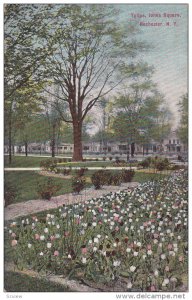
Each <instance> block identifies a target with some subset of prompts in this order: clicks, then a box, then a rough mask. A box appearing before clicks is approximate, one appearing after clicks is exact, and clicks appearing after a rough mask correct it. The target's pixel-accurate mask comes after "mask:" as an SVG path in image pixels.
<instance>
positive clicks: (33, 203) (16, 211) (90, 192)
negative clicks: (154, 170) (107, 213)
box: [4, 182, 138, 221]
mask: <svg viewBox="0 0 192 300" xmlns="http://www.w3.org/2000/svg"><path fill="white" fill-rule="evenodd" d="M137 185H138V183H137V182H128V183H122V184H121V186H103V187H102V188H101V189H99V190H95V189H94V188H93V187H91V188H87V189H84V190H83V191H82V192H81V193H80V194H79V195H77V194H74V193H69V194H64V195H60V196H56V197H52V198H51V200H42V199H38V200H29V201H25V202H21V203H16V204H11V205H8V206H7V207H5V209H4V219H5V221H8V220H12V219H15V218H17V217H21V216H26V215H29V214H35V213H37V212H40V211H46V210H49V209H53V208H58V207H60V206H63V204H65V205H69V204H73V203H79V202H85V201H87V200H89V199H92V198H98V197H101V196H104V195H106V194H108V193H110V192H116V191H122V190H128V189H133V188H135V187H136V186H137Z"/></svg>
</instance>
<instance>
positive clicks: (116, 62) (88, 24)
mask: <svg viewBox="0 0 192 300" xmlns="http://www.w3.org/2000/svg"><path fill="white" fill-rule="evenodd" d="M49 13H50V14H49V17H48V18H49V21H50V22H49V26H47V31H46V34H44V36H43V38H44V39H41V37H40V40H42V41H43V43H44V44H45V45H47V47H48V48H51V49H52V51H53V52H52V53H51V54H50V55H49V56H48V57H47V59H46V65H45V67H46V70H45V75H46V76H47V80H48V82H49V84H51V82H52V83H53V84H54V85H55V84H56V85H58V86H59V87H60V89H61V90H62V95H61V96H58V95H57V97H58V100H59V101H58V103H60V105H58V106H56V109H57V110H58V111H59V113H60V115H61V117H62V119H63V121H65V122H68V123H71V124H72V126H73V137H74V153H73V160H75V161H78V160H82V126H83V122H84V120H85V118H86V116H87V114H88V112H89V111H90V110H91V109H92V108H93V107H94V105H95V104H96V102H97V101H98V100H99V99H101V98H102V97H104V96H105V95H106V94H107V93H109V92H110V91H111V90H112V89H114V88H115V87H116V86H117V85H118V84H119V83H120V82H122V80H123V78H122V76H120V75H121V73H120V71H121V69H122V68H124V70H125V68H127V74H129V76H130V75H131V74H132V69H133V65H132V69H130V68H129V64H130V61H131V60H132V59H133V58H134V57H135V56H136V55H137V53H138V52H141V51H144V50H146V49H147V46H146V44H145V43H143V42H136V40H135V39H133V38H134V30H133V26H130V27H129V26H126V28H125V27H124V28H123V26H119V24H115V21H114V11H113V10H112V9H110V6H107V5H103V6H102V9H101V5H100V6H99V7H98V6H97V5H55V6H54V8H53V9H52V10H50V11H49ZM115 74H116V75H118V76H119V79H117V78H118V77H117V76H116V77H115V76H114V75H115ZM127 74H126V76H127ZM45 90H46V91H47V92H48V93H49V94H51V95H54V93H53V92H51V91H50V90H48V89H45ZM62 103H67V106H68V110H69V111H70V118H66V117H65V114H63V112H64V113H65V111H64V110H63V108H62Z"/></svg>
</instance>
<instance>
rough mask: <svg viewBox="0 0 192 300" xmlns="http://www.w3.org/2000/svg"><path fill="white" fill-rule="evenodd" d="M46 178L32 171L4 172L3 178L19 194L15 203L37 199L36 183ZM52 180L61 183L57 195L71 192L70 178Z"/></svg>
mask: <svg viewBox="0 0 192 300" xmlns="http://www.w3.org/2000/svg"><path fill="white" fill-rule="evenodd" d="M47 178H48V177H45V176H42V175H39V174H38V173H37V172H34V171H17V172H16V171H14V172H5V180H6V181H8V182H10V183H13V185H14V186H16V187H17V189H18V193H19V196H18V197H17V199H15V203H18V202H23V201H26V200H34V199H39V196H38V194H37V191H36V190H37V185H38V184H39V183H42V182H44V181H45V180H46V179H47ZM53 182H55V183H61V184H62V188H61V189H60V190H59V191H58V192H57V194H56V195H57V196H58V195H62V194H66V193H70V192H72V188H71V180H70V179H62V178H53Z"/></svg>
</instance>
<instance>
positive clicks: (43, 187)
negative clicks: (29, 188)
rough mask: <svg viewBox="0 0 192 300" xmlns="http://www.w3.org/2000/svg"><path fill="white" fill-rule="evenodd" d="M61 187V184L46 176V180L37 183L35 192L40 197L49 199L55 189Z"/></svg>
mask: <svg viewBox="0 0 192 300" xmlns="http://www.w3.org/2000/svg"><path fill="white" fill-rule="evenodd" d="M60 189H61V184H56V183H54V182H53V180H52V178H50V177H49V178H48V179H47V181H45V182H43V183H39V184H38V186H37V193H38V194H39V195H40V197H41V198H42V199H47V200H50V199H51V197H53V196H55V194H56V193H57V191H59V190H60Z"/></svg>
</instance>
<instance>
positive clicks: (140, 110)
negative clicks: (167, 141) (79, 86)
mask: <svg viewBox="0 0 192 300" xmlns="http://www.w3.org/2000/svg"><path fill="white" fill-rule="evenodd" d="M138 70H139V71H138V72H137V75H136V76H135V78H134V81H133V83H131V84H130V85H129V86H128V88H127V91H125V93H124V94H120V95H119V96H118V97H116V98H115V101H114V117H113V120H112V129H113V131H114V135H115V136H116V137H117V138H120V139H122V140H124V141H127V150H128V151H129V145H131V154H132V156H133V154H134V143H138V144H142V145H143V149H144V147H146V151H148V150H147V149H148V146H147V145H148V143H149V141H150V140H151V139H155V140H161V139H162V138H163V137H164V135H165V134H167V131H168V130H169V129H170V126H169V122H168V118H167V115H168V110H167V108H165V104H164V98H163V96H162V95H161V94H160V93H159V92H158V91H157V89H156V86H155V85H154V84H153V82H152V81H151V79H150V77H151V73H152V69H151V68H149V67H148V66H147V65H146V64H141V65H140V68H139V69H138ZM145 145H146V146H145Z"/></svg>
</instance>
